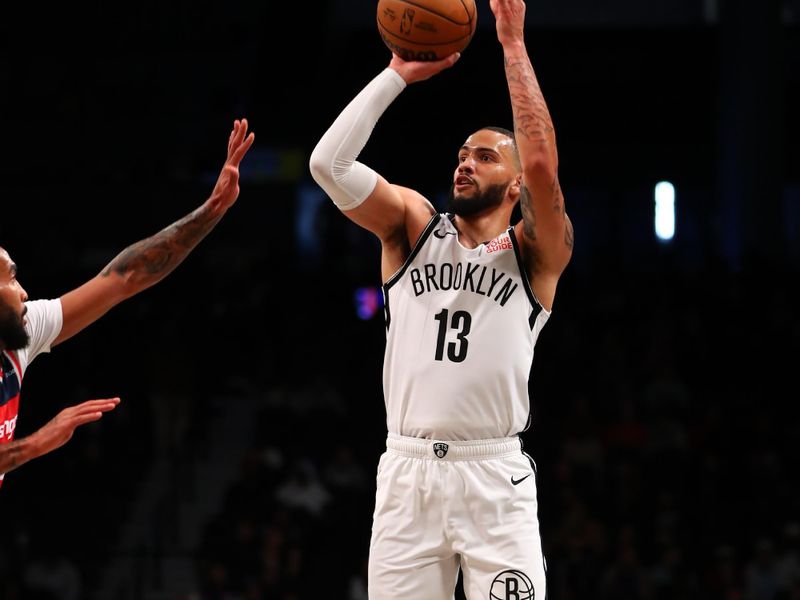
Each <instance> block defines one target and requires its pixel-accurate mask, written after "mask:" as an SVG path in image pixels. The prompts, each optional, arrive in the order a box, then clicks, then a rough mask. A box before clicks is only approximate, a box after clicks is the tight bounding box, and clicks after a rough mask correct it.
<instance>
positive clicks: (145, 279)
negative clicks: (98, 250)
mask: <svg viewBox="0 0 800 600" xmlns="http://www.w3.org/2000/svg"><path fill="white" fill-rule="evenodd" d="M220 218H221V215H212V214H211V213H210V211H208V210H207V209H206V208H205V206H201V207H200V208H198V209H196V210H195V211H193V212H191V213H190V214H188V215H186V216H185V217H183V218H182V219H180V220H179V221H176V222H175V223H173V224H172V225H170V226H168V227H165V228H164V229H162V230H161V231H159V232H158V233H157V234H155V235H153V236H151V237H149V238H147V239H145V240H142V241H140V242H137V243H135V244H133V245H131V246H128V247H127V248H126V249H125V250H123V251H122V252H120V253H119V254H118V255H117V257H116V258H114V260H112V261H111V262H110V263H109V264H108V266H107V267H106V268H105V269H104V270H103V272H102V273H101V275H102V276H103V277H108V276H110V275H111V273H116V274H117V275H121V276H132V279H133V280H134V281H136V282H137V283H138V284H139V285H141V286H142V288H144V287H147V286H149V285H152V284H154V283H156V282H158V281H159V280H160V279H162V278H163V277H165V276H166V275H168V274H169V273H170V272H171V271H172V270H173V269H175V267H177V266H178V265H179V264H180V263H181V262H183V259H184V258H186V256H187V255H188V254H189V252H191V251H192V250H193V249H194V247H195V246H197V244H199V243H200V241H201V240H202V239H203V238H204V237H205V236H206V235H207V234H208V232H209V231H211V230H212V229H213V228H214V226H215V225H216V224H217V222H219V220H220Z"/></svg>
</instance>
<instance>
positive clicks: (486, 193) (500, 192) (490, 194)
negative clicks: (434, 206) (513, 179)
mask: <svg viewBox="0 0 800 600" xmlns="http://www.w3.org/2000/svg"><path fill="white" fill-rule="evenodd" d="M509 185H511V184H510V183H493V184H491V185H488V186H486V189H485V190H484V189H481V187H480V185H479V184H478V183H477V182H476V181H474V180H473V186H474V187H475V193H474V194H472V195H471V196H464V195H463V194H458V195H456V193H455V183H454V184H452V185H451V186H450V193H449V194H448V197H447V212H450V213H454V214H457V215H458V216H459V217H471V216H472V215H477V214H478V213H480V212H483V211H485V210H486V209H487V208H495V207H498V206H500V204H501V203H502V202H503V198H505V196H506V190H507V189H508V186H509Z"/></svg>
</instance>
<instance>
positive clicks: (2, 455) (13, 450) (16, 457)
mask: <svg viewBox="0 0 800 600" xmlns="http://www.w3.org/2000/svg"><path fill="white" fill-rule="evenodd" d="M25 462H26V461H25V460H24V458H23V456H22V448H20V445H19V442H11V443H9V444H7V445H6V446H5V448H4V449H0V473H8V472H9V471H13V470H14V469H16V468H17V467H18V466H20V465H21V464H23V463H25Z"/></svg>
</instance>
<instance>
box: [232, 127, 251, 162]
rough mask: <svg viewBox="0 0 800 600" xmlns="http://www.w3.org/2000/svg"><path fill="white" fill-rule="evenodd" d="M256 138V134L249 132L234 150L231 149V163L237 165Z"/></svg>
mask: <svg viewBox="0 0 800 600" xmlns="http://www.w3.org/2000/svg"><path fill="white" fill-rule="evenodd" d="M255 139H256V134H255V133H253V132H250V135H248V136H247V138H246V139H245V140H244V141H243V142H242V143H241V144H240V145H239V147H238V148H236V150H234V151H233V156H231V161H230V162H231V164H232V165H235V166H237V167H238V166H239V163H240V162H242V159H243V158H244V155H245V154H247V151H248V150H249V149H250V146H252V145H253V142H254V141H255Z"/></svg>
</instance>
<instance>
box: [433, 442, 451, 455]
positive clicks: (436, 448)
mask: <svg viewBox="0 0 800 600" xmlns="http://www.w3.org/2000/svg"><path fill="white" fill-rule="evenodd" d="M449 449H450V446H448V445H447V444H445V443H444V442H436V443H435V444H434V445H433V453H434V454H435V455H436V456H438V457H439V458H444V457H445V454H447V451H448V450H449Z"/></svg>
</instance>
